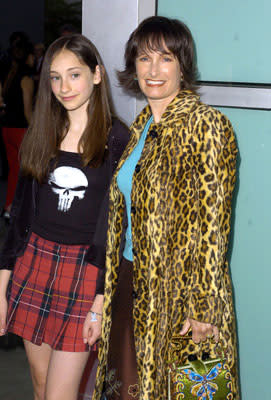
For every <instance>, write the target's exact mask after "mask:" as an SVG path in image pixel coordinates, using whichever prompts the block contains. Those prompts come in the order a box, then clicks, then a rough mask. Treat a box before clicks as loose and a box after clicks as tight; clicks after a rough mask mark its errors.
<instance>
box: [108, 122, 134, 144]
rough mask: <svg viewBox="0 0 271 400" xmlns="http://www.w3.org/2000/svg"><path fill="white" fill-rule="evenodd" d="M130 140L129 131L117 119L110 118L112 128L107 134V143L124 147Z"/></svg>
mask: <svg viewBox="0 0 271 400" xmlns="http://www.w3.org/2000/svg"><path fill="white" fill-rule="evenodd" d="M129 138H130V130H129V128H128V127H127V126H126V125H125V123H124V122H122V121H121V120H120V119H119V118H116V117H113V118H112V127H111V129H110V131H109V134H108V142H109V145H110V142H115V143H118V142H119V143H120V144H122V145H126V144H127V143H128V141H129Z"/></svg>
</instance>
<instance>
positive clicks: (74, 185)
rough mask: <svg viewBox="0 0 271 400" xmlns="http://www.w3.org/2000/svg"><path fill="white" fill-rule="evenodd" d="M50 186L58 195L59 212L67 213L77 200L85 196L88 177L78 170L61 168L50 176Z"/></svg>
mask: <svg viewBox="0 0 271 400" xmlns="http://www.w3.org/2000/svg"><path fill="white" fill-rule="evenodd" d="M48 184H49V185H50V186H51V187H52V191H53V192H54V193H56V194H57V195H58V210H60V211H63V212H67V211H68V210H69V209H70V207H71V205H72V202H73V200H74V199H75V198H77V199H79V200H81V199H83V198H84V196H85V192H86V188H87V187H88V181H87V178H86V175H85V174H84V173H83V172H82V171H81V170H80V169H78V168H73V167H59V168H56V169H55V170H54V171H53V172H52V173H51V174H50V176H49V180H48Z"/></svg>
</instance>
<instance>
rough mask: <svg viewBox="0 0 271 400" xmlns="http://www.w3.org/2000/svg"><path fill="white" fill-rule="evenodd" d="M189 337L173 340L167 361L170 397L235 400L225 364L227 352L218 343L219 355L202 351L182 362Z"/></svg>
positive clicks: (182, 399)
mask: <svg viewBox="0 0 271 400" xmlns="http://www.w3.org/2000/svg"><path fill="white" fill-rule="evenodd" d="M189 339H190V340H192V339H191V337H187V336H174V337H173V338H172V339H171V345H170V351H169V364H168V400H233V393H232V376H231V373H230V370H229V367H228V366H227V363H226V358H225V352H224V350H223V348H222V346H221V344H220V343H219V344H218V345H217V346H216V353H217V355H218V356H217V358H210V357H209V354H208V353H206V352H202V351H201V348H200V350H199V353H198V354H196V355H191V356H189V357H188V361H187V362H186V363H185V364H183V363H182V362H180V357H178V353H180V351H181V349H182V343H183V341H184V340H189Z"/></svg>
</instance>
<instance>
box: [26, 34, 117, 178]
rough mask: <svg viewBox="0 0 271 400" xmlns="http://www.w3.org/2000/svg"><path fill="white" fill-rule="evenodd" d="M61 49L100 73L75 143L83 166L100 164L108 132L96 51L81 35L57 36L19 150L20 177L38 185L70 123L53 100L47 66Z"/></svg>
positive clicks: (108, 116) (104, 83) (107, 108)
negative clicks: (83, 123)
mask: <svg viewBox="0 0 271 400" xmlns="http://www.w3.org/2000/svg"><path fill="white" fill-rule="evenodd" d="M63 49H66V50H69V51H71V52H73V53H74V54H75V55H76V56H77V57H78V58H79V60H80V61H81V62H83V63H84V64H86V65H88V67H89V68H90V70H91V72H92V73H94V72H95V69H96V66H97V65H98V66H99V67H100V70H101V74H102V79H101V82H100V83H99V84H98V85H94V89H93V92H92V94H91V97H90V102H89V106H88V123H87V126H86V128H85V130H84V132H83V134H82V136H81V138H80V140H79V143H78V152H80V149H82V152H81V155H82V161H83V164H84V165H90V166H91V167H97V166H99V165H100V164H101V163H102V161H103V159H104V155H105V148H106V143H107V136H108V131H109V129H110V128H111V125H112V113H111V105H110V104H111V103H110V100H109V92H108V86H107V81H106V74H105V71H104V67H103V65H102V62H101V57H100V55H99V53H98V50H97V49H96V47H95V46H94V44H93V43H91V41H90V40H88V39H87V38H86V37H85V36H83V35H80V34H73V35H70V36H64V37H60V38H59V39H57V40H56V41H55V42H53V43H52V44H51V45H50V47H49V48H48V50H47V52H46V55H45V58H44V61H43V66H42V70H41V77H40V82H39V89H38V94H37V100H36V105H35V109H34V114H33V118H32V121H31V124H30V126H29V128H28V131H27V133H26V135H25V137H24V140H23V143H22V146H21V151H20V158H21V168H22V170H23V172H24V174H26V175H30V176H32V177H34V178H36V179H37V180H38V181H39V182H42V181H43V180H44V178H45V177H46V176H47V174H48V172H49V163H50V160H51V159H52V158H54V157H56V156H57V154H58V150H59V147H60V144H61V142H62V140H63V138H64V137H65V135H66V134H67V132H68V129H69V124H70V122H69V118H68V113H67V111H66V109H65V108H64V107H63V106H62V104H61V103H59V101H58V100H57V99H56V98H55V96H54V94H53V93H52V90H51V83H50V66H51V63H52V61H53V59H54V57H55V56H56V55H57V54H58V53H59V52H60V51H61V50H63Z"/></svg>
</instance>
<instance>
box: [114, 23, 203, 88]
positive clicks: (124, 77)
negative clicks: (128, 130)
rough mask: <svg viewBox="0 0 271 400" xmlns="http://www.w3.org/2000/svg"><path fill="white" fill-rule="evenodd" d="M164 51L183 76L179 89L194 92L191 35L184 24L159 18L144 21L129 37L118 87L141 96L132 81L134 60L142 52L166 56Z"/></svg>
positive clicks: (194, 73) (195, 71)
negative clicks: (175, 62) (158, 53)
mask: <svg viewBox="0 0 271 400" xmlns="http://www.w3.org/2000/svg"><path fill="white" fill-rule="evenodd" d="M165 47H166V48H167V49H168V50H169V51H170V52H171V53H172V54H173V55H174V56H175V57H176V58H177V59H178V61H179V64H180V69H181V72H182V75H183V80H182V82H180V88H181V89H190V90H193V91H194V90H195V82H196V78H197V68H196V61H195V59H196V57H195V46H194V41H193V37H192V34H191V32H190V30H189V29H188V27H187V26H186V25H185V24H184V23H183V22H181V21H179V20H177V19H170V18H166V17H160V16H155V17H149V18H147V19H145V20H144V21H142V22H141V23H140V24H139V26H138V27H137V28H136V29H135V30H134V32H132V34H131V35H130V38H129V40H128V42H127V44H126V48H125V55H124V58H125V69H124V70H123V71H118V72H117V75H118V79H119V82H120V85H121V86H123V87H124V89H126V90H127V91H128V92H132V93H133V94H139V93H141V90H140V87H139V85H138V82H137V80H136V79H135V77H136V66H135V61H136V58H137V56H138V55H139V54H140V52H144V51H158V52H161V53H165V50H166V49H165Z"/></svg>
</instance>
